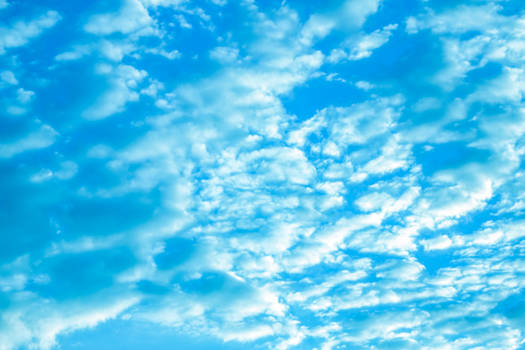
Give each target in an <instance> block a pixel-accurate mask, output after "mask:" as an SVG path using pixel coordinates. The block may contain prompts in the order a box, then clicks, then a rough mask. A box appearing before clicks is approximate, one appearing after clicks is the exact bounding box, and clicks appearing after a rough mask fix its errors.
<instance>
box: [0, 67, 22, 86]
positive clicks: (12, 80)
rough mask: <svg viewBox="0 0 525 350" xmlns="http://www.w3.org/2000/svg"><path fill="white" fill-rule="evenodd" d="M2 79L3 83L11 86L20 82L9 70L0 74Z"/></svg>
mask: <svg viewBox="0 0 525 350" xmlns="http://www.w3.org/2000/svg"><path fill="white" fill-rule="evenodd" d="M0 78H1V79H2V81H4V82H6V83H7V84H10V85H17V84H18V80H17V79H16V77H15V75H14V73H13V72H11V71H9V70H5V71H3V72H2V73H0Z"/></svg>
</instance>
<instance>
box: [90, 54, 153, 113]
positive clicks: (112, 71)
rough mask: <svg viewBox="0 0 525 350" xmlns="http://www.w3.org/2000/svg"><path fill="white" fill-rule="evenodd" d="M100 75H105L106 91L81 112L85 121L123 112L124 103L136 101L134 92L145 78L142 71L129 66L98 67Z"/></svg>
mask: <svg viewBox="0 0 525 350" xmlns="http://www.w3.org/2000/svg"><path fill="white" fill-rule="evenodd" d="M97 70H98V71H99V73H100V74H103V75H107V76H108V80H109V83H110V87H109V89H108V90H106V91H105V92H103V93H102V94H101V95H100V96H99V97H98V98H97V101H96V102H95V104H94V105H93V106H91V107H89V108H87V109H86V110H85V111H84V112H83V114H82V115H83V116H84V118H86V119H91V120H96V119H103V118H107V117H109V116H111V115H112V114H115V113H119V112H122V111H124V107H125V105H126V103H128V102H133V101H137V100H138V99H139V93H138V92H136V91H135V90H136V89H137V87H138V84H139V83H140V82H141V81H142V80H143V79H144V78H145V77H146V76H147V73H146V72H145V71H143V70H140V71H139V70H137V69H135V68H134V67H132V66H129V65H123V64H122V65H118V66H117V67H112V66H109V65H100V66H98V67H97Z"/></svg>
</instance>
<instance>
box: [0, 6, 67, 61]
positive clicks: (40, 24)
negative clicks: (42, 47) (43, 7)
mask: <svg viewBox="0 0 525 350" xmlns="http://www.w3.org/2000/svg"><path fill="white" fill-rule="evenodd" d="M60 18H61V17H60V15H59V14H58V12H56V11H47V12H46V13H45V14H43V15H41V16H39V17H37V18H35V19H33V20H31V21H29V22H24V21H17V22H14V23H13V24H11V25H10V26H0V38H1V39H0V55H1V54H4V53H5V52H6V49H9V48H12V47H19V46H24V45H26V44H27V43H28V42H29V40H31V39H33V38H36V37H37V36H39V35H40V34H41V33H42V32H43V31H44V30H46V29H49V28H51V27H53V26H54V25H55V24H56V23H57V22H58V21H59V20H60Z"/></svg>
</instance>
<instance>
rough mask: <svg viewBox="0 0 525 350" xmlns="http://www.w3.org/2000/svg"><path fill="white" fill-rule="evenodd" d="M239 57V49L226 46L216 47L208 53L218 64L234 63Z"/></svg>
mask: <svg viewBox="0 0 525 350" xmlns="http://www.w3.org/2000/svg"><path fill="white" fill-rule="evenodd" d="M238 56H239V49H237V48H234V47H227V46H217V47H216V48H214V49H213V50H211V51H210V57H211V58H212V59H214V60H216V61H219V62H220V63H234V62H235V61H237V58H238Z"/></svg>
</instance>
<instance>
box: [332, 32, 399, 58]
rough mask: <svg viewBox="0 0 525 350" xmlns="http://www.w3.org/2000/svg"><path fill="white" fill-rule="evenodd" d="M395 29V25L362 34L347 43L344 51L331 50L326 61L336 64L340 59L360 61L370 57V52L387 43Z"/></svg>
mask: <svg viewBox="0 0 525 350" xmlns="http://www.w3.org/2000/svg"><path fill="white" fill-rule="evenodd" d="M396 29H397V24H390V25H387V26H385V27H384V28H382V29H377V30H375V31H374V32H372V33H370V34H362V35H360V36H358V37H357V38H355V39H353V40H350V41H348V42H347V43H346V44H345V46H346V47H347V49H346V50H344V49H333V50H332V52H331V53H330V56H329V57H328V61H329V62H332V63H337V62H339V61H341V60H342V59H347V60H352V61H353V60H361V59H364V58H367V57H370V56H371V55H372V52H373V51H374V50H375V49H377V48H379V47H381V46H383V45H384V44H386V43H387V42H388V40H389V39H390V37H391V36H392V32H393V31H395V30H396Z"/></svg>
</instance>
